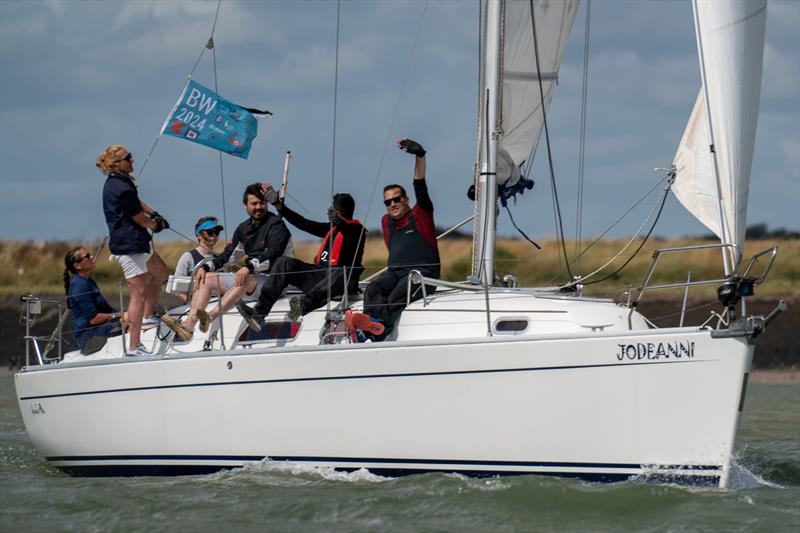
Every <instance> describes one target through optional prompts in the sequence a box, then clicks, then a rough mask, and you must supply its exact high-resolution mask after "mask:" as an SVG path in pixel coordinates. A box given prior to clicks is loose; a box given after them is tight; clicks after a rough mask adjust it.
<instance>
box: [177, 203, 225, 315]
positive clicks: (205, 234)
mask: <svg viewBox="0 0 800 533" xmlns="http://www.w3.org/2000/svg"><path fill="white" fill-rule="evenodd" d="M223 229H224V228H223V227H222V226H221V225H220V223H219V221H218V220H217V218H216V217H212V216H205V217H200V218H199V219H198V220H197V223H196V224H195V225H194V234H195V237H197V242H198V246H197V247H196V248H192V249H191V250H189V251H188V252H184V254H183V255H182V256H181V257H180V259H178V264H177V265H176V266H175V275H176V276H181V277H188V276H192V275H193V273H194V268H195V267H196V266H197V264H198V263H200V262H201V261H203V260H204V259H208V260H210V259H213V258H214V255H215V254H214V245H215V244H217V241H218V240H219V234H220V232H221V231H222V230H223ZM178 294H180V295H181V296H183V299H184V300H186V301H187V303H188V297H189V293H188V292H182V293H178Z"/></svg>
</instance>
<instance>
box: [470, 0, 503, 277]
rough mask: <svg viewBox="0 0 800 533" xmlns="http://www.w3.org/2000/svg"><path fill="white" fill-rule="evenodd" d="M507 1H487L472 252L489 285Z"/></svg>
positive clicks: (492, 252)
mask: <svg viewBox="0 0 800 533" xmlns="http://www.w3.org/2000/svg"><path fill="white" fill-rule="evenodd" d="M504 1H505V0H487V15H486V46H485V47H484V57H483V61H484V65H485V73H486V74H485V80H486V82H485V85H484V87H483V88H482V90H483V95H482V102H483V106H482V108H481V109H480V113H481V118H482V121H481V122H482V123H483V131H482V132H481V138H482V139H483V146H482V147H481V150H480V154H481V155H480V167H479V168H480V175H479V178H478V187H479V194H478V199H479V200H480V205H479V209H478V213H477V215H478V217H477V219H476V220H477V224H476V226H477V229H478V235H477V236H478V238H477V239H476V241H475V247H474V250H473V254H474V257H473V265H474V267H477V272H474V274H475V275H477V276H478V278H479V279H481V280H482V281H483V282H484V283H485V284H486V285H491V284H493V283H494V247H495V237H496V229H497V210H496V209H497V208H496V205H497V173H496V169H497V143H498V139H499V137H500V135H502V133H503V131H502V124H501V123H500V121H499V120H498V111H499V99H500V91H501V90H502V87H501V68H502V64H501V57H500V56H501V47H502V24H503V7H504Z"/></svg>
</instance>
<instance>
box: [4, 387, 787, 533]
mask: <svg viewBox="0 0 800 533" xmlns="http://www.w3.org/2000/svg"><path fill="white" fill-rule="evenodd" d="M736 463H737V466H736V475H735V486H734V487H733V488H731V489H726V490H721V489H712V488H693V487H681V486H676V485H659V484H653V483H646V482H643V481H627V482H621V483H614V484H594V483H586V482H582V481H577V480H566V479H557V478H550V477H539V476H518V477H504V478H493V479H471V478H466V477H463V476H460V475H452V474H424V475H419V476H408V477H404V478H399V479H390V478H383V477H379V476H375V475H373V474H371V473H369V472H367V471H359V472H353V473H338V472H334V471H332V470H324V469H323V470H319V469H312V468H308V467H304V468H293V467H290V466H287V465H285V464H277V465H276V464H270V463H264V464H260V465H257V466H255V467H248V468H244V469H239V470H233V471H227V472H221V473H217V474H211V475H206V476H186V477H174V478H172V477H163V478H161V477H148V478H71V477H68V476H66V475H65V474H62V473H60V472H59V471H58V470H56V469H54V468H52V467H50V466H49V465H48V464H47V462H46V461H45V460H44V459H42V458H41V457H40V456H38V455H37V454H36V452H35V451H34V450H33V448H32V447H31V445H30V442H29V441H28V438H27V435H26V433H25V429H24V427H23V424H22V419H21V417H20V415H19V410H18V407H17V403H16V399H15V396H14V389H13V378H12V377H7V376H4V377H0V531H3V532H4V533H10V532H16V531H80V532H90V531H104V532H105V531H315V532H316V531H381V532H383V531H459V532H461V531H480V532H484V531H485V532H502V531H559V532H560V531H599V532H604V531H609V532H612V531H613V532H617V531H659V532H661V531H724V532H729V531H770V532H771V531H800V386H798V385H761V384H751V385H750V386H749V390H748V396H747V401H746V405H745V416H744V419H743V422H742V429H741V432H740V439H739V445H738V447H737V461H736Z"/></svg>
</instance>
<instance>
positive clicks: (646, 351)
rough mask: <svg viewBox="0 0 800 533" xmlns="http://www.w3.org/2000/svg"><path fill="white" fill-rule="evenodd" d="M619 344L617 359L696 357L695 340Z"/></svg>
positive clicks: (638, 359)
mask: <svg viewBox="0 0 800 533" xmlns="http://www.w3.org/2000/svg"><path fill="white" fill-rule="evenodd" d="M617 346H618V347H619V351H618V352H617V361H624V360H628V361H640V360H642V359H651V360H656V359H669V358H670V357H674V358H676V359H680V358H681V357H694V342H693V341H686V342H683V341H672V342H637V343H636V344H617Z"/></svg>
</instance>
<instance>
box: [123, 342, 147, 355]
mask: <svg viewBox="0 0 800 533" xmlns="http://www.w3.org/2000/svg"><path fill="white" fill-rule="evenodd" d="M125 355H127V356H128V357H137V356H140V355H153V353H152V352H149V351H148V350H147V348H145V347H144V344H142V343H139V346H137V347H136V349H134V350H128V352H127V353H126V354H125Z"/></svg>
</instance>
